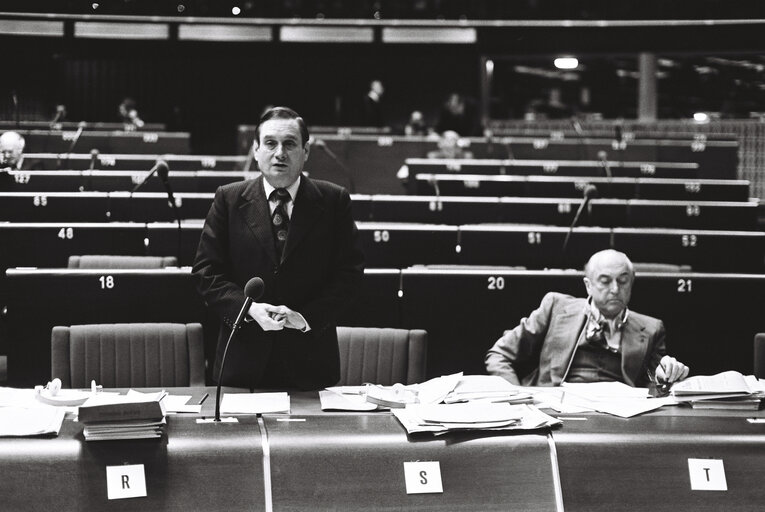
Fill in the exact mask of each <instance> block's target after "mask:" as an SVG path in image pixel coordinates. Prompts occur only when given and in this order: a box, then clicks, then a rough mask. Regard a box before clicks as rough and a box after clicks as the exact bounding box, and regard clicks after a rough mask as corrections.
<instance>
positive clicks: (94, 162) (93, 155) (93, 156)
mask: <svg viewBox="0 0 765 512" xmlns="http://www.w3.org/2000/svg"><path fill="white" fill-rule="evenodd" d="M98 155H99V153H98V150H97V149H96V148H93V149H91V150H90V167H89V168H88V170H90V171H95V170H96V166H99V167H100V165H99V164H100V161H99V159H98Z"/></svg>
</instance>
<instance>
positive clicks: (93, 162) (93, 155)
mask: <svg viewBox="0 0 765 512" xmlns="http://www.w3.org/2000/svg"><path fill="white" fill-rule="evenodd" d="M98 161H99V160H98V150H97V149H95V148H93V149H91V150H90V166H89V167H88V172H84V173H83V174H82V175H83V176H87V180H85V183H84V184H83V185H81V186H80V191H83V190H93V171H95V170H96V166H97V164H98Z"/></svg>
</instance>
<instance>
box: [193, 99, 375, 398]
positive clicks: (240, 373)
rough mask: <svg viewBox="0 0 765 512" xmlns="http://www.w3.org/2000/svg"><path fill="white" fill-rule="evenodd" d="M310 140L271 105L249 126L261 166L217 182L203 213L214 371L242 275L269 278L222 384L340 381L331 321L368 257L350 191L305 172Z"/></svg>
mask: <svg viewBox="0 0 765 512" xmlns="http://www.w3.org/2000/svg"><path fill="white" fill-rule="evenodd" d="M309 148H310V145H309V143H308V129H307V128H306V123H305V121H304V120H303V118H302V117H300V116H299V115H298V114H297V113H296V112H294V111H293V110H290V109H288V108H284V107H275V108H272V109H269V110H268V111H267V112H266V113H265V114H264V115H263V117H262V118H261V119H260V123H259V124H258V127H257V129H256V130H255V146H254V152H255V159H256V161H257V162H258V168H259V170H260V172H261V175H260V176H259V177H257V178H255V179H250V180H246V181H238V182H235V183H230V184H228V185H224V186H222V187H220V188H218V190H217V191H216V193H215V198H214V199H213V204H212V206H211V208H210V212H209V213H208V215H207V219H206V221H205V225H204V228H203V229H202V235H201V237H200V240H199V248H198V249H197V256H196V261H195V262H194V267H193V273H194V275H195V276H196V277H197V279H198V285H197V288H198V290H199V292H200V293H201V295H202V297H203V298H204V300H205V302H206V303H207V305H208V306H209V307H210V308H211V309H212V310H213V311H214V312H215V313H216V314H217V315H218V317H219V318H220V320H221V330H220V333H219V337H218V347H217V356H216V359H215V366H214V369H213V374H212V375H213V378H214V379H215V380H218V375H219V372H220V368H221V362H222V357H223V353H224V350H225V346H226V341H227V339H228V336H229V334H230V333H231V329H232V327H233V323H234V319H235V318H236V317H237V316H238V312H239V310H240V309H241V307H242V304H243V303H244V301H245V297H244V286H245V283H247V281H249V280H250V279H251V278H252V277H255V276H257V277H260V278H262V279H263V281H264V283H265V292H264V294H263V297H262V298H260V299H259V300H258V302H253V303H252V306H251V307H250V309H249V311H248V313H249V316H248V320H249V322H247V323H245V324H244V326H243V327H242V328H241V330H240V331H239V332H238V334H237V336H236V338H235V339H234V340H233V341H232V343H231V345H230V346H229V352H228V355H227V358H226V365H225V369H224V371H223V375H222V377H221V378H220V381H221V383H222V384H223V385H227V386H240V387H249V388H280V389H285V388H286V389H295V388H298V389H306V390H308V389H321V388H323V387H326V386H332V385H334V384H336V383H337V381H338V380H340V356H339V349H338V345H337V331H336V327H335V326H336V325H337V324H336V322H337V317H338V315H339V314H340V313H341V312H342V310H343V309H344V308H345V307H347V306H349V305H350V304H351V303H352V301H353V300H354V296H355V295H356V292H357V290H358V287H359V285H360V284H361V278H362V276H363V271H364V270H363V269H364V256H363V254H362V253H361V250H360V249H359V246H358V234H357V230H356V225H355V223H354V222H353V217H352V216H351V198H350V195H349V194H348V192H347V191H346V190H345V189H343V188H341V187H339V186H337V185H335V184H332V183H329V182H326V181H320V180H314V179H311V178H309V177H308V176H305V175H303V174H302V170H303V165H304V164H305V162H306V160H307V159H308V152H309Z"/></svg>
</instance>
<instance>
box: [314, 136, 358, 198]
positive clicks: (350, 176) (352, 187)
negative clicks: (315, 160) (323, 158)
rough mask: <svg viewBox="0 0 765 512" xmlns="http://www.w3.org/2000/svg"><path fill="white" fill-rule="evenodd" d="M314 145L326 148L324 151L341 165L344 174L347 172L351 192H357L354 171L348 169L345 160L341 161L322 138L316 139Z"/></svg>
mask: <svg viewBox="0 0 765 512" xmlns="http://www.w3.org/2000/svg"><path fill="white" fill-rule="evenodd" d="M313 145H314V146H316V147H319V148H321V149H323V150H324V152H325V153H326V154H327V156H329V158H331V159H332V161H333V162H335V163H336V164H337V166H338V167H340V170H342V171H343V174H345V177H346V178H347V179H348V190H349V192H350V193H351V194H355V193H356V182H355V181H354V179H353V173H352V172H351V170H350V169H348V166H346V165H345V164H344V163H343V162H341V161H340V158H338V156H337V155H336V154H335V153H334V151H332V150H331V149H329V147H328V146H327V143H326V142H324V141H323V140H322V139H314V140H313Z"/></svg>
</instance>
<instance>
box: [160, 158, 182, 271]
mask: <svg viewBox="0 0 765 512" xmlns="http://www.w3.org/2000/svg"><path fill="white" fill-rule="evenodd" d="M160 161H161V162H162V163H164V164H165V165H159V164H158V165H157V176H159V179H160V180H162V185H163V186H164V187H165V192H167V200H168V202H169V203H170V208H172V209H173V213H174V214H175V220H176V221H177V222H178V250H177V251H176V256H177V257H178V265H179V266H180V265H181V235H182V233H183V229H182V228H181V212H180V210H179V209H178V205H177V204H176V203H175V197H173V188H172V187H171V186H170V180H169V179H168V175H169V174H170V170H169V169H168V167H167V163H165V162H164V161H163V160H160Z"/></svg>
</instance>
